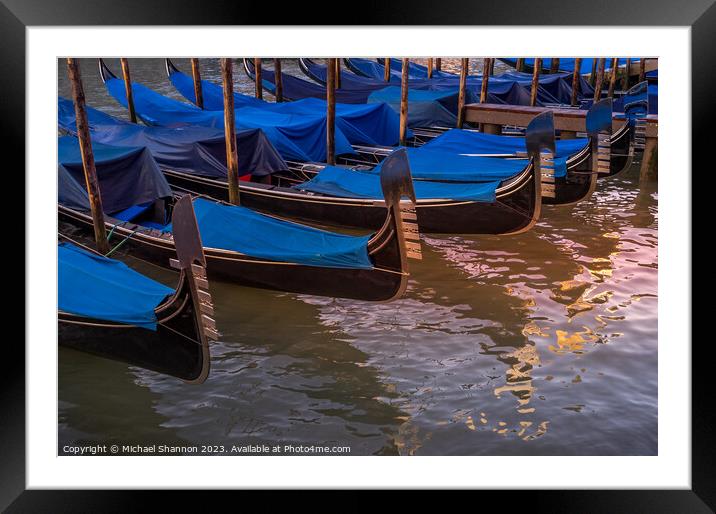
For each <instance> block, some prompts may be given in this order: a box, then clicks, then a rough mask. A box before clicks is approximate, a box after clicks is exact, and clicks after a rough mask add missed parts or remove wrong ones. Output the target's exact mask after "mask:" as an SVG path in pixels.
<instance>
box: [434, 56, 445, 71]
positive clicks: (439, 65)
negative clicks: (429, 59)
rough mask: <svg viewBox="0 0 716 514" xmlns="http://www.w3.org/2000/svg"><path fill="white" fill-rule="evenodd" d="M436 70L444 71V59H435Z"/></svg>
mask: <svg viewBox="0 0 716 514" xmlns="http://www.w3.org/2000/svg"><path fill="white" fill-rule="evenodd" d="M435 69H436V70H438V71H443V60H442V57H436V58H435Z"/></svg>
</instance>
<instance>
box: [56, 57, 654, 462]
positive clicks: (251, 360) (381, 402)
mask: <svg viewBox="0 0 716 514" xmlns="http://www.w3.org/2000/svg"><path fill="white" fill-rule="evenodd" d="M175 62H176V64H177V65H178V67H179V68H180V69H183V70H185V71H188V70H189V69H190V68H189V65H188V60H186V59H176V61H175ZM81 64H82V73H83V79H84V82H85V89H86V94H87V101H88V103H89V104H90V105H92V106H94V107H98V108H101V109H103V110H105V111H107V112H109V113H111V114H114V115H118V116H122V117H124V118H126V112H125V111H124V110H123V109H122V108H121V107H120V106H119V105H118V104H116V103H115V102H114V100H113V99H112V98H110V97H109V96H108V95H107V94H106V93H105V91H104V88H103V86H102V84H101V83H100V82H99V79H98V76H97V71H96V61H94V60H83V61H82V63H81ZM108 64H109V65H110V67H111V68H112V69H113V70H116V72H119V69H120V68H119V64H118V60H116V59H109V60H108ZM451 64H454V63H450V62H448V63H446V67H449V66H450V65H451ZM130 66H131V71H132V77H133V79H134V80H137V81H140V82H143V83H145V84H147V85H149V86H151V87H153V88H155V89H157V90H159V91H161V92H163V93H165V94H169V95H172V96H175V97H177V98H178V95H177V94H176V92H175V91H174V90H173V88H172V86H171V85H170V84H169V82H168V80H167V79H166V76H165V73H164V70H163V61H162V60H160V59H144V60H142V59H130ZM202 66H203V68H202V71H203V74H204V77H205V78H207V79H210V80H213V79H216V78H217V77H218V75H219V73H218V72H219V68H218V62H217V61H216V60H208V59H207V60H203V61H202ZM284 70H285V71H289V72H291V73H294V74H296V75H299V74H300V71H298V69H297V66H296V65H295V62H294V61H291V60H286V61H285V62H284ZM234 75H235V79H236V82H237V88H238V89H240V90H242V91H245V92H250V91H252V87H253V86H252V84H251V83H250V82H249V81H248V80H247V79H246V77H245V75H243V74H242V73H241V70H240V69H239V67H238V66H235V72H234ZM58 77H59V93H60V94H61V95H63V96H69V95H70V93H69V88H68V85H67V80H66V70H65V67H64V63H63V62H60V67H59V70H58ZM657 198H658V197H657V192H656V183H654V182H645V183H642V184H639V177H638V170H637V169H633V170H630V171H629V172H628V173H626V174H624V176H623V177H617V178H614V179H609V180H603V181H600V182H599V185H598V188H597V191H596V192H595V194H594V196H593V197H592V198H591V199H590V200H588V201H586V202H582V203H580V204H578V205H577V206H574V207H550V206H547V207H545V208H544V209H543V217H542V219H541V221H540V223H539V224H538V225H537V227H536V228H534V229H533V230H531V231H530V232H528V233H526V234H521V235H517V236H440V235H428V236H423V238H422V241H423V252H424V255H423V260H422V261H421V262H411V270H410V271H411V280H410V284H409V287H408V291H407V293H406V295H405V297H404V298H403V299H401V300H398V301H395V302H392V303H389V304H374V303H364V302H358V301H350V300H336V299H330V298H322V297H311V296H302V295H295V294H287V293H276V292H269V291H263V290H258V289H250V288H243V287H237V286H234V285H231V284H226V283H220V282H212V284H211V292H212V295H213V297H214V301H215V304H216V317H217V325H218V327H219V329H220V331H221V332H222V334H223V337H222V340H221V341H220V342H218V343H216V344H214V345H213V347H212V371H211V375H210V376H209V378H208V380H207V381H206V383H204V384H203V385H199V386H196V385H185V384H183V383H181V382H179V381H177V380H175V379H172V378H168V377H163V376H160V375H157V374H154V373H152V372H148V371H144V370H141V369H136V368H133V367H129V366H127V365H124V364H121V363H117V362H112V361H107V360H102V359H99V358H95V357H92V356H89V355H85V354H82V353H79V352H75V351H72V350H69V349H65V348H60V351H59V357H60V358H59V367H60V368H59V416H60V426H59V441H60V445H62V444H67V443H76V442H98V443H104V444H110V443H114V442H118V443H125V444H126V443H134V444H151V443H167V444H199V445H200V444H207V443H218V444H248V443H266V444H272V443H276V444H278V443H281V444H284V443H297V444H307V445H310V444H340V445H347V446H350V447H351V454H354V455H356V454H389V455H390V454H402V455H413V454H415V455H527V454H540V455H571V454H586V455H655V454H656V453H657V203H658V202H657ZM125 260H126V261H127V262H128V263H129V264H130V265H132V266H133V267H135V269H138V270H140V271H142V272H145V273H147V274H149V275H151V276H153V277H155V278H157V279H159V280H162V281H164V282H166V283H167V284H172V282H173V281H174V280H175V279H176V275H174V274H172V273H171V272H168V271H164V270H160V269H158V268H155V267H152V266H150V265H148V264H146V263H143V262H141V261H138V260H134V259H132V258H131V257H125Z"/></svg>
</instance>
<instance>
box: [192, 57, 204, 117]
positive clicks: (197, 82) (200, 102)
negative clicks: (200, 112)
mask: <svg viewBox="0 0 716 514" xmlns="http://www.w3.org/2000/svg"><path fill="white" fill-rule="evenodd" d="M191 76H192V78H193V79H194V103H195V104H196V106H197V107H198V108H199V109H203V108H204V94H203V93H202V91H201V72H200V71H199V59H195V58H193V59H192V60H191Z"/></svg>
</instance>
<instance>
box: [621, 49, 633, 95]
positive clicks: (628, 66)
mask: <svg viewBox="0 0 716 514" xmlns="http://www.w3.org/2000/svg"><path fill="white" fill-rule="evenodd" d="M630 70H631V57H629V58H628V59H627V60H626V67H625V69H624V76H623V77H622V90H623V91H626V90H628V89H629V72H630Z"/></svg>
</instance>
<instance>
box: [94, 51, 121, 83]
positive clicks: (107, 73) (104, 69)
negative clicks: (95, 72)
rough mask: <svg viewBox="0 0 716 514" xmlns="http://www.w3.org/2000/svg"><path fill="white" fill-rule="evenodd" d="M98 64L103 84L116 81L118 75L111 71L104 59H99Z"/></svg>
mask: <svg viewBox="0 0 716 514" xmlns="http://www.w3.org/2000/svg"><path fill="white" fill-rule="evenodd" d="M97 64H98V66H99V76H100V78H101V79H102V83H103V84H106V83H107V81H108V80H110V79H116V78H117V75H115V74H114V73H112V70H110V69H109V67H108V66H107V63H105V62H104V59H102V58H101V57H99V58H98V59H97Z"/></svg>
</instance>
